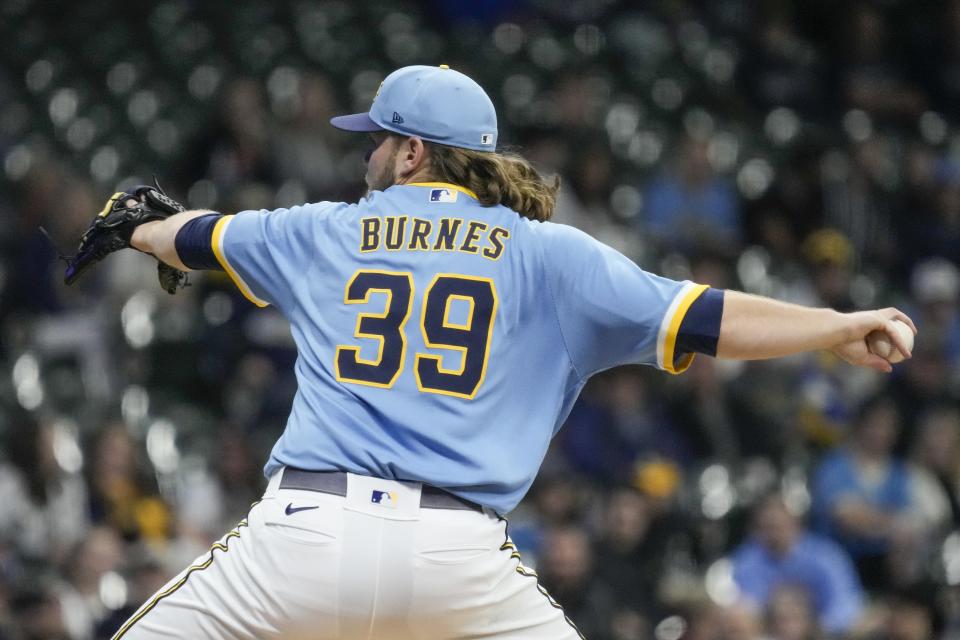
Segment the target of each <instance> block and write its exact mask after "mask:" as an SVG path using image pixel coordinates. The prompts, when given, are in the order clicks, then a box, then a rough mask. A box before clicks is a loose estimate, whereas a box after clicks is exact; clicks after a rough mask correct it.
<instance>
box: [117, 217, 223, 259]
mask: <svg viewBox="0 0 960 640" xmlns="http://www.w3.org/2000/svg"><path fill="white" fill-rule="evenodd" d="M211 213H215V212H213V211H207V210H193V211H184V212H182V213H177V214H175V215H172V216H170V217H169V218H167V219H165V220H157V221H155V222H147V223H145V224H142V225H140V226H139V227H137V228H136V229H134V231H133V235H132V236H131V237H130V245H131V246H132V247H133V248H134V249H138V250H140V251H143V252H145V253H151V254H153V255H155V256H156V257H157V259H159V260H161V261H163V262H165V263H167V264H168V265H170V266H171V267H175V268H177V269H180V270H181V271H190V268H189V267H188V266H187V265H185V264H183V262H181V261H180V256H178V255H177V247H176V239H177V232H178V231H180V228H181V227H183V225H184V224H186V223H187V222H188V221H190V220H192V219H194V218H198V217H200V216H205V215H208V214H211Z"/></svg>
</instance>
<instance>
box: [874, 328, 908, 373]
mask: <svg viewBox="0 0 960 640" xmlns="http://www.w3.org/2000/svg"><path fill="white" fill-rule="evenodd" d="M893 326H894V327H896V329H897V333H899V334H900V337H901V338H902V339H903V342H904V344H905V345H907V349H910V350H913V329H911V328H910V326H909V325H908V324H907V323H906V322H903V321H902V320H894V321H893ZM867 347H869V348H870V351H871V353H875V354H877V355H878V356H880V357H881V358H884V359H885V360H886V361H887V362H889V363H891V364H896V363H897V362H900V361H901V360H903V354H902V353H900V350H899V349H897V347H896V346H894V344H893V343H892V342H891V341H890V338H888V337H887V334H886V333H884V332H883V331H873V332H871V333H870V335H868V336H867Z"/></svg>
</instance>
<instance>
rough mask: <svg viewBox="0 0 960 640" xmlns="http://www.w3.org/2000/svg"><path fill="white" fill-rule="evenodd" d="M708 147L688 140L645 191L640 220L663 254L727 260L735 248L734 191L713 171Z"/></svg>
mask: <svg viewBox="0 0 960 640" xmlns="http://www.w3.org/2000/svg"><path fill="white" fill-rule="evenodd" d="M707 146H708V145H707V141H706V140H699V139H694V138H688V139H687V140H686V141H685V142H684V144H683V145H681V147H680V150H679V153H678V156H677V158H676V161H675V162H674V163H673V164H672V165H671V166H670V167H669V168H668V169H667V170H666V171H664V172H663V173H662V174H661V175H659V176H658V177H657V178H655V179H654V180H653V181H652V182H651V183H650V184H649V185H647V188H646V190H645V200H646V203H645V205H644V215H643V216H641V220H642V222H643V224H645V225H646V230H647V231H649V233H650V234H651V235H652V236H653V237H654V238H655V239H656V240H657V241H658V242H659V243H660V244H661V245H662V246H663V247H664V248H665V249H668V250H679V251H704V250H706V251H717V252H719V253H721V254H723V255H729V254H733V253H735V252H736V250H737V249H738V248H739V246H740V242H741V227H740V225H741V220H740V201H739V199H738V197H737V191H736V189H735V188H734V187H733V185H732V184H731V183H730V181H729V180H728V179H727V178H725V177H724V176H722V175H719V174H717V173H716V172H715V171H714V169H713V167H712V166H711V165H710V160H709V158H708V154H707Z"/></svg>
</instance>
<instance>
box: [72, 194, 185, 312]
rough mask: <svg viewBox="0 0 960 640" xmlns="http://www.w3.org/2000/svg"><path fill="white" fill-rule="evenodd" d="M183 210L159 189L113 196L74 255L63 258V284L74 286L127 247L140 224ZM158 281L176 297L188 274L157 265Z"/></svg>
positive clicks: (165, 265) (160, 263)
mask: <svg viewBox="0 0 960 640" xmlns="http://www.w3.org/2000/svg"><path fill="white" fill-rule="evenodd" d="M184 209H185V207H184V206H183V205H181V204H180V203H179V202H177V201H176V200H174V199H172V198H171V197H169V196H168V195H167V194H165V193H164V192H163V190H162V189H161V188H160V186H159V185H157V186H155V187H150V186H145V185H144V186H139V187H134V188H133V189H131V190H130V191H118V192H117V193H115V194H113V195H112V196H110V199H109V200H107V203H106V204H105V205H104V207H103V210H102V211H100V213H99V214H97V217H96V218H94V219H93V222H91V223H90V226H89V227H87V230H86V231H85V232H84V233H83V236H81V238H80V247H79V249H78V250H77V253H76V254H74V255H73V256H71V257H69V258H66V262H67V270H66V273H65V274H64V278H63V280H64V282H65V283H66V284H68V285H69V284H73V283H74V282H76V281H77V279H78V278H79V277H80V276H81V275H82V274H83V273H84V272H85V271H86V270H87V269H89V268H90V267H91V266H93V265H94V264H96V263H97V262H100V261H101V260H103V259H104V258H106V257H107V256H108V255H110V254H111V253H113V252H114V251H120V250H121V249H126V248H128V247H130V237H131V236H132V235H133V230H134V229H136V228H137V227H139V226H140V225H141V224H143V223H145V222H151V221H153V220H163V219H164V218H168V217H170V216H171V215H173V214H174V213H179V212H181V211H183V210H184ZM157 277H158V279H159V280H160V286H161V287H162V288H163V290H164V291H166V292H167V293H170V294H173V293H176V291H177V288H178V287H182V286H186V277H187V274H186V273H184V272H183V271H180V270H178V269H175V268H173V267H171V266H170V265H168V264H164V263H163V262H158V264H157Z"/></svg>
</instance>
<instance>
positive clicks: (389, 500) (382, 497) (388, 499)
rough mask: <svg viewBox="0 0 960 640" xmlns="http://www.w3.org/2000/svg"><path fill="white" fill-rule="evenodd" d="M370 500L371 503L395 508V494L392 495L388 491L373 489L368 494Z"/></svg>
mask: <svg viewBox="0 0 960 640" xmlns="http://www.w3.org/2000/svg"><path fill="white" fill-rule="evenodd" d="M370 502H372V503H373V504H378V505H380V506H381V507H389V508H391V509H396V508H397V496H395V495H393V494H392V493H391V492H389V491H377V490H376V489H374V490H373V493H372V494H371V495H370Z"/></svg>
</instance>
